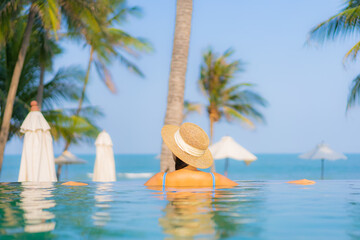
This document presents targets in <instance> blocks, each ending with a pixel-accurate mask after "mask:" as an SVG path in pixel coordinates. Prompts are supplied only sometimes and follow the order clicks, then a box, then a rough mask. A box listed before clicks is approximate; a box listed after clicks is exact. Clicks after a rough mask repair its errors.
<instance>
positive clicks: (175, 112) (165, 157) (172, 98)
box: [160, 0, 193, 172]
mask: <svg viewBox="0 0 360 240" xmlns="http://www.w3.org/2000/svg"><path fill="white" fill-rule="evenodd" d="M192 8H193V1H192V0H177V2H176V20H175V33H174V42H173V51H172V57H171V66H170V76H169V88H168V97H167V106H166V114H165V122H164V123H165V125H166V124H172V125H180V124H181V122H182V120H183V109H184V90H185V77H186V68H187V61H188V54H189V43H190V32H191V17H192ZM160 159H161V160H160V170H161V171H162V172H166V171H170V172H171V171H174V170H175V163H174V160H173V158H172V156H171V152H170V150H169V149H168V148H167V147H166V145H165V144H164V143H162V146H161V157H160Z"/></svg>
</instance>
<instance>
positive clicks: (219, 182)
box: [214, 173, 239, 187]
mask: <svg viewBox="0 0 360 240" xmlns="http://www.w3.org/2000/svg"><path fill="white" fill-rule="evenodd" d="M214 175H215V184H216V186H232V187H233V186H237V185H239V184H238V183H237V182H234V181H233V180H230V179H228V178H227V177H225V176H223V175H221V174H219V173H214Z"/></svg>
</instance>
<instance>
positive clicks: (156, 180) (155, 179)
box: [144, 172, 164, 186]
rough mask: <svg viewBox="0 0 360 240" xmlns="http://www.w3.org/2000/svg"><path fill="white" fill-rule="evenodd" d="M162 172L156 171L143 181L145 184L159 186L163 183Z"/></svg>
mask: <svg viewBox="0 0 360 240" xmlns="http://www.w3.org/2000/svg"><path fill="white" fill-rule="evenodd" d="M163 176H164V173H163V172H159V173H156V174H155V175H154V176H152V177H151V178H150V179H149V180H147V182H146V183H144V185H145V186H161V185H162V184H163V182H162V181H163Z"/></svg>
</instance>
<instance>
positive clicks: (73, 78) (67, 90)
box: [0, 18, 101, 143]
mask: <svg viewBox="0 0 360 240" xmlns="http://www.w3.org/2000/svg"><path fill="white" fill-rule="evenodd" d="M25 21H26V18H23V21H19V22H18V24H17V25H16V26H17V28H16V29H15V31H14V34H13V35H12V37H11V38H9V39H8V40H7V41H6V43H5V44H4V47H2V48H0V117H1V116H2V115H3V113H4V110H5V104H6V96H7V92H8V89H9V86H10V81H11V76H12V71H13V68H14V65H15V63H16V60H17V54H18V51H19V50H18V49H19V48H20V44H21V37H19V36H21V34H22V32H23V29H24V28H25V24H26V22H25ZM42 33H43V32H41V31H38V28H37V27H35V26H34V31H33V33H32V36H31V40H30V41H31V42H30V45H31V46H32V47H31V48H29V49H28V52H27V55H26V58H25V61H24V67H23V70H22V73H21V76H20V81H19V86H18V89H17V94H16V99H15V103H14V111H13V115H12V119H11V126H10V134H9V139H10V138H11V137H13V136H14V135H19V134H20V133H19V130H20V126H21V124H22V122H23V120H24V119H25V117H26V116H27V114H28V113H29V110H30V102H31V101H32V100H34V99H35V98H36V94H37V88H38V84H39V71H40V62H41V61H42V59H41V57H40V55H41V49H42V48H43V46H42V45H41V44H38V43H39V42H38V40H39V35H41V34H42ZM48 47H49V48H50V49H49V51H51V52H59V47H58V46H57V45H56V43H55V42H51V44H49V45H48ZM83 78H84V73H83V71H81V70H80V69H79V68H78V67H73V66H72V67H67V68H60V69H59V70H58V71H57V72H55V73H54V74H52V77H51V79H50V80H48V81H46V83H45V85H44V96H43V115H44V117H45V118H46V119H47V121H48V122H49V124H50V126H51V128H52V130H51V131H52V134H53V136H54V139H55V140H59V139H60V138H63V139H68V138H69V136H71V137H73V138H74V140H73V142H75V143H77V142H79V141H86V140H89V139H90V138H95V137H96V135H97V133H98V128H97V127H96V125H95V124H94V118H96V116H99V115H101V112H99V110H98V109H97V108H94V107H89V108H88V109H87V110H86V111H84V112H83V113H82V114H81V115H80V116H77V117H73V116H72V115H73V113H74V110H66V109H58V110H55V108H56V107H57V106H59V105H60V104H64V103H65V102H74V101H77V100H78V99H79V93H80V92H81V86H82V84H83V82H82V81H83ZM89 113H92V114H89ZM1 119H2V118H1ZM0 124H1V120H0ZM70 124H71V125H72V126H73V127H72V128H68V127H67V126H69V125H70Z"/></svg>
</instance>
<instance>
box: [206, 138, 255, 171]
mask: <svg viewBox="0 0 360 240" xmlns="http://www.w3.org/2000/svg"><path fill="white" fill-rule="evenodd" d="M209 149H210V151H211V154H212V155H213V158H214V159H215V160H217V159H226V162H225V176H227V169H228V166H229V158H231V159H234V160H238V161H244V162H245V163H246V164H247V165H248V164H249V163H251V162H253V161H255V160H256V159H257V157H256V156H255V155H254V154H252V153H251V152H249V151H248V150H246V149H245V148H244V147H242V146H241V145H240V144H238V143H237V142H235V140H234V139H233V138H232V137H230V136H225V137H222V138H221V140H220V141H219V142H217V143H215V144H213V145H211V146H210V147H209Z"/></svg>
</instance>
